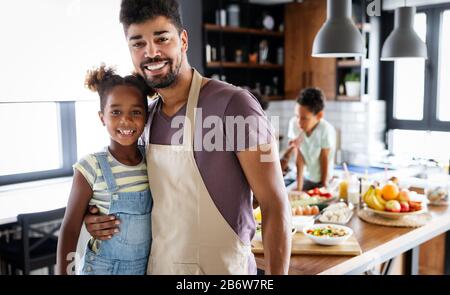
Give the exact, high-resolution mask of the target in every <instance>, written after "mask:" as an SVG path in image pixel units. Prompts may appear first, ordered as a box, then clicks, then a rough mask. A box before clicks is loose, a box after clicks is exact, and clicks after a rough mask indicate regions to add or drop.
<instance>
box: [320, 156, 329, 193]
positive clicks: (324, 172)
mask: <svg viewBox="0 0 450 295" xmlns="http://www.w3.org/2000/svg"><path fill="white" fill-rule="evenodd" d="M329 154H330V149H329V148H327V149H321V150H320V156H319V159H320V171H321V176H320V185H321V186H327V179H328V173H329V171H328V155H329Z"/></svg>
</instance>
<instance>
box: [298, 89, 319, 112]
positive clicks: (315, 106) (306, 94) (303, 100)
mask: <svg viewBox="0 0 450 295" xmlns="http://www.w3.org/2000/svg"><path fill="white" fill-rule="evenodd" d="M324 101H325V95H324V94H323V92H322V90H320V89H319V88H305V89H303V90H302V91H301V92H300V95H299V97H298V98H297V103H298V104H299V105H301V106H304V107H307V108H308V110H309V111H310V112H311V113H313V114H314V115H317V114H318V113H319V112H321V111H323V109H324V108H325V103H324Z"/></svg>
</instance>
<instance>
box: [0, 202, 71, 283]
mask: <svg viewBox="0 0 450 295" xmlns="http://www.w3.org/2000/svg"><path fill="white" fill-rule="evenodd" d="M65 210H66V208H60V209H56V210H51V211H45V212H38V213H29V214H21V215H19V216H17V220H18V225H19V226H20V227H21V229H22V233H21V238H20V239H12V240H10V241H9V242H7V243H1V244H0V259H1V260H2V261H4V262H5V263H6V264H7V265H9V266H10V267H11V274H16V270H17V269H20V270H22V272H23V274H24V275H28V274H30V271H32V270H35V269H39V268H43V267H48V270H49V274H54V266H55V264H56V249H57V245H58V237H57V236H56V235H55V232H56V231H58V230H59V228H60V227H61V221H60V222H58V223H57V224H56V225H51V226H49V228H48V229H43V228H38V227H36V225H38V224H41V223H44V222H50V221H56V220H62V218H63V217H64V213H65ZM36 234H37V235H36Z"/></svg>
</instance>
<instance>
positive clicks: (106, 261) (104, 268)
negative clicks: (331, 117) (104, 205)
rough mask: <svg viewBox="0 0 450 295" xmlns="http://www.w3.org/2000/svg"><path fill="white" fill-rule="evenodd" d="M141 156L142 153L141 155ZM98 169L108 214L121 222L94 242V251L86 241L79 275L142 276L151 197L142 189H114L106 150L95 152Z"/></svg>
mask: <svg viewBox="0 0 450 295" xmlns="http://www.w3.org/2000/svg"><path fill="white" fill-rule="evenodd" d="M143 156H144V157H145V154H143ZM95 157H96V158H97V161H98V163H99V164H100V169H101V171H102V174H103V177H104V179H105V181H106V185H107V189H108V192H109V193H110V194H111V204H110V209H109V214H114V215H115V216H117V218H118V219H119V220H120V221H121V223H120V227H119V230H120V231H119V232H118V233H116V234H114V235H113V236H112V238H111V239H110V240H106V241H96V242H97V243H98V245H99V246H98V249H97V251H95V252H94V251H93V250H92V249H91V248H90V246H89V243H88V245H87V247H86V253H85V255H84V265H83V268H82V270H81V274H84V275H144V274H145V273H146V270H147V261H148V256H149V252H150V246H151V242H152V235H151V216H150V212H151V209H152V196H151V193H150V190H145V191H142V192H127V193H119V192H117V191H118V189H119V187H118V186H117V184H116V181H115V179H114V176H113V173H112V171H111V167H110V165H109V163H108V158H107V153H106V152H101V153H96V154H95Z"/></svg>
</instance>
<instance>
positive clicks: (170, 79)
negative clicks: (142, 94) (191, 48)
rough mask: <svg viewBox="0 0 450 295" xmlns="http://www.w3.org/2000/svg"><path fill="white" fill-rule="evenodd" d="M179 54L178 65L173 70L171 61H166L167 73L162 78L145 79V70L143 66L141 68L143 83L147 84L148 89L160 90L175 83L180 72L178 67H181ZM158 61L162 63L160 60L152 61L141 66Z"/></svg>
mask: <svg viewBox="0 0 450 295" xmlns="http://www.w3.org/2000/svg"><path fill="white" fill-rule="evenodd" d="M181 58H182V56H181V54H180V57H179V59H178V60H179V63H178V64H177V65H176V66H175V69H173V68H172V65H173V61H172V60H171V59H170V60H167V61H168V66H169V72H168V73H167V75H165V76H163V77H155V78H152V79H150V78H149V77H147V73H146V72H145V69H144V67H143V66H141V69H142V73H143V74H144V78H145V81H146V82H147V85H148V86H149V87H150V88H154V89H161V88H166V87H169V86H171V85H172V84H173V83H175V81H176V79H177V76H178V73H179V72H180V67H181ZM158 61H162V60H161V59H154V60H152V61H146V62H144V63H143V64H146V63H149V62H158Z"/></svg>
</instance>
